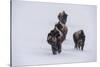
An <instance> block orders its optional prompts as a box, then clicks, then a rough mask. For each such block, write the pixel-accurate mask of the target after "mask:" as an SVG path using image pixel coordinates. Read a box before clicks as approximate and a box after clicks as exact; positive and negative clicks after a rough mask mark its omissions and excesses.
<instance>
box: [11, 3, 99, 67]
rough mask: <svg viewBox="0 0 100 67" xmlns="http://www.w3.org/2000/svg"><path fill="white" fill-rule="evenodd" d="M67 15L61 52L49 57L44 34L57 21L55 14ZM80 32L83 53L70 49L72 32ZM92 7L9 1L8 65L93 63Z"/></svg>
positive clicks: (93, 8) (93, 32)
mask: <svg viewBox="0 0 100 67" xmlns="http://www.w3.org/2000/svg"><path fill="white" fill-rule="evenodd" d="M63 10H64V11H65V12H66V13H67V14H68V18H67V20H68V21H67V23H66V25H67V26H68V34H67V37H66V40H65V41H64V42H63V44H62V53H61V54H58V55H53V54H52V51H51V46H50V45H49V44H48V43H47V41H46V40H47V34H48V33H49V32H50V30H52V29H53V27H54V25H55V24H56V23H57V22H58V19H57V15H58V13H59V12H62V11H63ZM80 29H83V30H84V32H85V35H86V41H85V47H84V51H79V50H75V49H74V42H73V37H72V35H73V33H74V32H76V31H78V30H80ZM96 34H97V33H96V6H94V5H91V6H90V5H72V4H55V3H38V2H28V1H13V4H12V65H13V66H23V65H40V64H58V63H74V62H75V63H76V62H94V61H96V49H97V48H96V45H97V44H96Z"/></svg>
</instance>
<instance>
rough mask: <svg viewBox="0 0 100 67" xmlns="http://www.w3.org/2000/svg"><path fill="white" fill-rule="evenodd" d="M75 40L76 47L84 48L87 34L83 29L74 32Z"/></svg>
mask: <svg viewBox="0 0 100 67" xmlns="http://www.w3.org/2000/svg"><path fill="white" fill-rule="evenodd" d="M73 40H74V43H75V47H74V48H76V49H81V50H83V48H84V42H85V34H84V31H83V30H79V31H77V32H75V33H74V34H73Z"/></svg>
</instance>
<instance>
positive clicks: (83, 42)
mask: <svg viewBox="0 0 100 67" xmlns="http://www.w3.org/2000/svg"><path fill="white" fill-rule="evenodd" d="M83 48H84V42H83V44H82V46H81V50H82V51H83Z"/></svg>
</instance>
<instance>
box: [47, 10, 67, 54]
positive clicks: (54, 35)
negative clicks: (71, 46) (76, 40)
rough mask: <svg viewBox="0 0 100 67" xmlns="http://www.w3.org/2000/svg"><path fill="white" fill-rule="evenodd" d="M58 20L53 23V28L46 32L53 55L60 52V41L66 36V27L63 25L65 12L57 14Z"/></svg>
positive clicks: (65, 18)
mask: <svg viewBox="0 0 100 67" xmlns="http://www.w3.org/2000/svg"><path fill="white" fill-rule="evenodd" d="M58 19H59V22H58V23H57V24H55V27H54V29H53V30H51V31H50V33H48V36H47V42H48V43H49V44H50V45H51V48H52V52H53V54H54V55H56V54H57V52H58V53H61V51H62V48H61V46H62V43H63V41H64V40H65V38H66V34H67V32H68V28H67V26H66V25H65V24H66V20H67V14H66V13H65V12H64V11H63V12H62V13H59V15H58Z"/></svg>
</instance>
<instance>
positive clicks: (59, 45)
mask: <svg viewBox="0 0 100 67" xmlns="http://www.w3.org/2000/svg"><path fill="white" fill-rule="evenodd" d="M58 53H61V44H58Z"/></svg>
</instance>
